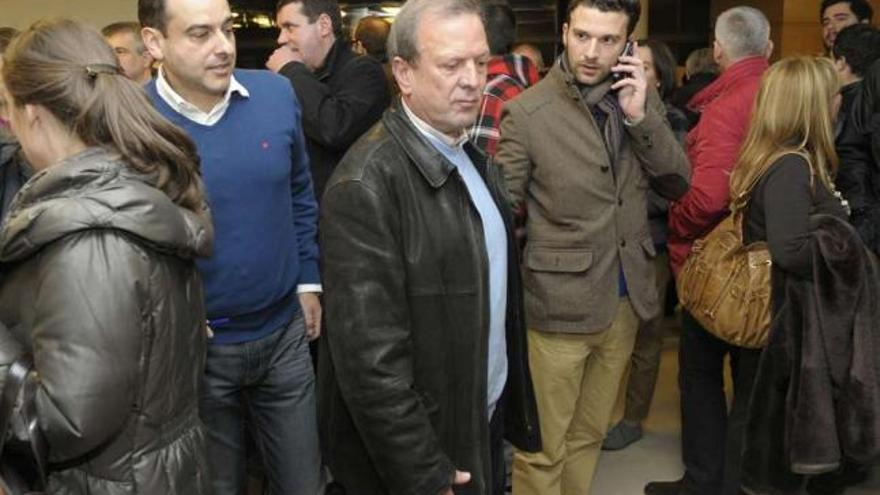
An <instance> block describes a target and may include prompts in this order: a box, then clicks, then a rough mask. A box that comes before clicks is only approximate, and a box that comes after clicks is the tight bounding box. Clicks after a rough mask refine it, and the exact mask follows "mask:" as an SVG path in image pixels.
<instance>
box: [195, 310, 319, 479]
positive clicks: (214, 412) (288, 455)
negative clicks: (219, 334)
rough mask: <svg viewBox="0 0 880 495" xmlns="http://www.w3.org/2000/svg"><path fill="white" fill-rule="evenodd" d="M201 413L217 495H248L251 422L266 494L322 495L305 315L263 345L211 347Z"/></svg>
mask: <svg viewBox="0 0 880 495" xmlns="http://www.w3.org/2000/svg"><path fill="white" fill-rule="evenodd" d="M199 407H200V415H201V417H202V421H203V422H204V423H205V426H206V429H207V433H208V462H209V463H210V467H211V481H212V485H213V493H214V495H243V494H244V493H245V489H246V485H247V474H246V471H245V470H246V459H245V431H244V428H245V426H244V419H245V416H247V418H248V422H249V431H250V433H251V435H252V436H253V439H254V441H255V443H256V446H257V448H258V449H259V452H260V458H261V459H262V462H263V468H264V470H265V474H266V486H267V491H266V493H268V494H272V495H316V494H318V493H319V492H320V490H321V489H322V480H321V455H320V449H319V446H318V422H317V417H316V409H315V407H316V406H315V373H314V369H313V368H312V361H311V358H310V357H309V343H308V339H306V337H305V322H304V319H303V316H302V313H299V314H297V316H296V317H295V318H294V319H293V321H292V322H291V323H290V324H289V325H288V326H287V327H286V328H282V329H280V330H278V331H277V332H274V333H272V334H270V335H268V336H266V337H264V338H262V339H260V340H257V341H254V342H245V343H243V344H232V345H209V346H208V358H207V361H206V363H205V374H204V376H203V378H202V383H201V389H200V397H199Z"/></svg>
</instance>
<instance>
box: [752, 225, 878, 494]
mask: <svg viewBox="0 0 880 495" xmlns="http://www.w3.org/2000/svg"><path fill="white" fill-rule="evenodd" d="M808 242H809V247H810V250H811V252H812V267H811V268H812V270H811V271H812V273H811V279H812V280H811V279H810V278H805V277H802V276H798V275H795V274H788V275H786V274H785V273H786V272H776V271H774V277H773V278H772V283H773V291H772V292H773V299H774V300H773V318H772V321H771V327H770V338H769V341H768V343H767V347H766V348H765V350H764V353H763V354H762V356H761V361H760V365H759V368H758V374H757V377H756V382H755V386H754V392H753V394H752V397H751V402H750V410H749V419H748V424H747V427H746V433H745V446H744V455H743V486H744V487H745V488H746V489H747V492H748V493H751V494H754V495H758V494H783V493H795V492H796V489H797V488H798V487H800V486H802V482H803V475H817V474H821V473H826V472H832V471H834V470H835V469H837V468H838V466H839V465H840V463H841V462H842V461H843V460H844V459H848V460H853V461H855V462H857V463H867V462H870V461H872V460H876V459H877V457H878V455H880V332H877V331H876V325H877V322H878V321H880V307H878V305H877V301H878V300H880V269H878V263H877V260H876V258H875V257H874V256H873V254H871V253H870V252H869V251H868V250H867V249H866V248H865V246H864V245H863V244H862V243H861V242H860V241H859V238H858V234H857V233H856V232H855V230H854V229H853V228H852V227H851V226H850V225H849V224H847V223H846V222H845V221H843V220H841V219H839V218H838V217H836V216H832V215H814V216H812V217H811V218H810V233H809V240H808ZM778 273H781V274H783V275H782V276H776V275H777V274H778Z"/></svg>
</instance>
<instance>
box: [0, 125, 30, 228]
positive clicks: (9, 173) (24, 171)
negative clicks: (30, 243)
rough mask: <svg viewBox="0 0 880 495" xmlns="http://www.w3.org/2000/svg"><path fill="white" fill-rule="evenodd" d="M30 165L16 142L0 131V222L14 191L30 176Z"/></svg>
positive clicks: (5, 213) (6, 211) (10, 202)
mask: <svg viewBox="0 0 880 495" xmlns="http://www.w3.org/2000/svg"><path fill="white" fill-rule="evenodd" d="M31 174H32V171H31V168H30V166H29V165H28V164H27V163H26V162H25V160H24V154H23V153H22V151H21V146H19V144H18V142H17V141H15V139H13V138H12V136H9V135H7V134H5V133H3V132H2V131H0V223H2V222H3V219H4V218H6V215H7V214H8V213H9V206H10V205H11V204H12V198H14V197H15V193H17V192H18V190H19V189H21V186H23V185H24V183H25V182H27V180H28V179H29V178H30V176H31Z"/></svg>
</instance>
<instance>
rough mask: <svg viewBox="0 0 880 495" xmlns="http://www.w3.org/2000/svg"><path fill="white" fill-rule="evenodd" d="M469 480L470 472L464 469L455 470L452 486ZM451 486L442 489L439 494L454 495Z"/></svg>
mask: <svg viewBox="0 0 880 495" xmlns="http://www.w3.org/2000/svg"><path fill="white" fill-rule="evenodd" d="M470 481H471V473H468V472H465V471H455V478H454V479H453V480H452V486H456V485H464V484H467V483H468V482H470ZM452 486H450V487H449V488H447V489H446V490H443V492H442V493H441V494H440V495H454V492H453V491H452Z"/></svg>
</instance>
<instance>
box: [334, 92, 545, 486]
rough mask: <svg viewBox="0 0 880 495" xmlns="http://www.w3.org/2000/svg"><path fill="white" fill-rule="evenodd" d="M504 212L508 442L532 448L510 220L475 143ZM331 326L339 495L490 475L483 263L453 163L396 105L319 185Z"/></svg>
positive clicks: (530, 396) (483, 480)
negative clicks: (463, 474) (461, 474)
mask: <svg viewBox="0 0 880 495" xmlns="http://www.w3.org/2000/svg"><path fill="white" fill-rule="evenodd" d="M467 147H468V151H469V154H470V156H471V159H472V160H473V161H474V164H475V165H476V167H477V169H478V170H479V171H480V172H481V173H482V175H483V177H484V179H485V180H486V183H487V185H488V188H489V190H490V192H491V193H492V195H493V197H494V199H495V202H496V204H497V206H498V208H499V210H500V211H501V213H502V217H503V218H504V219H505V223H506V226H507V237H508V246H509V249H510V252H509V256H508V259H509V260H510V261H509V263H510V264H509V269H508V301H509V303H508V310H507V352H508V361H509V363H508V368H509V369H508V378H507V384H506V388H505V392H504V396H503V397H502V400H501V403H500V404H499V407H501V408H502V409H503V411H504V414H505V427H506V437H507V438H508V439H509V440H510V441H511V442H513V444H514V445H516V446H518V447H519V448H521V449H524V450H529V451H535V450H537V449H538V448H539V447H540V435H539V429H538V421H537V407H536V405H535V400H534V392H533V390H532V383H531V376H530V374H529V367H528V361H527V352H526V334H525V327H524V320H523V307H522V293H521V288H520V274H519V270H518V263H517V260H518V255H517V252H516V242H515V241H514V238H513V231H512V229H511V225H512V223H511V220H512V214H511V211H510V209H509V207H508V201H507V200H506V196H505V194H504V193H503V192H502V191H503V189H502V186H501V177H500V171H499V170H498V169H497V168H496V167H494V166H492V165H489V164H487V161H486V158H485V156H484V155H482V154H481V153H480V152H479V151H477V150H476V148H474V147H473V146H471V145H470V144H468V145H467ZM321 233H322V240H321V246H322V256H323V266H324V273H323V277H322V280H323V283H324V289H325V296H326V298H325V301H326V306H325V308H326V311H325V314H326V315H327V331H326V334H325V339H324V344H325V345H322V353H321V357H320V359H319V368H320V370H319V373H320V378H319V380H318V384H319V393H318V397H319V398H318V402H319V404H318V408H319V417H320V418H321V419H320V421H321V431H322V436H323V447H324V455H325V460H326V461H327V462H328V464H329V465H330V468H331V471H332V472H333V475H334V477H335V478H336V479H337V480H338V481H339V482H340V483H342V484H343V485H344V486H345V487H346V489H347V492H348V493H356V494H358V495H366V494H386V493H387V494H394V495H424V494H436V493H440V492H441V490H443V489H445V488H447V487H449V486H450V484H451V482H452V479H453V474H454V470H455V469H458V470H461V471H469V472H470V473H471V475H472V481H471V482H470V483H469V484H468V485H466V486H464V487H460V489H457V490H456V493H459V494H475V495H476V494H480V495H483V494H486V493H488V485H489V483H490V470H489V445H488V443H489V429H488V425H489V418H488V417H487V408H486V395H487V392H486V388H487V384H486V382H487V369H486V368H487V356H488V349H487V347H488V345H487V344H488V335H489V302H488V295H489V294H488V293H489V287H488V259H487V256H486V253H485V250H484V248H483V238H482V236H483V230H482V224H481V222H480V217H479V215H478V213H477V211H476V209H475V208H474V207H473V205H472V204H471V202H470V197H469V195H468V192H467V189H466V187H465V185H464V182H463V181H462V179H461V177H460V176H459V175H458V172H457V171H456V169H455V167H454V165H452V164H451V163H450V162H449V161H447V160H446V159H445V158H444V157H443V156H442V155H441V154H440V152H439V151H436V150H435V149H434V148H433V147H432V146H431V145H430V144H428V142H427V141H426V140H425V139H424V138H423V137H422V136H421V134H419V132H418V131H417V130H416V128H415V127H414V126H413V125H412V123H411V122H410V120H409V118H408V117H407V116H406V115H405V113H404V111H403V110H402V109H401V108H399V107H394V108H392V109H390V110H388V111H387V112H386V113H385V115H384V117H383V119H382V121H381V122H379V123H378V124H376V126H374V127H373V128H372V129H371V130H370V131H369V132H368V133H367V134H365V135H364V136H363V137H362V138H361V139H360V140H359V141H358V142H357V143H356V144H355V145H354V146H353V147H352V149H351V151H349V153H348V154H347V155H346V157H345V158H344V159H343V161H342V162H341V163H340V165H339V167H338V169H337V171H336V173H335V174H334V176H333V178H332V179H331V181H330V182H329V184H328V187H327V190H326V193H325V196H324V203H323V205H322V216H321Z"/></svg>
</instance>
